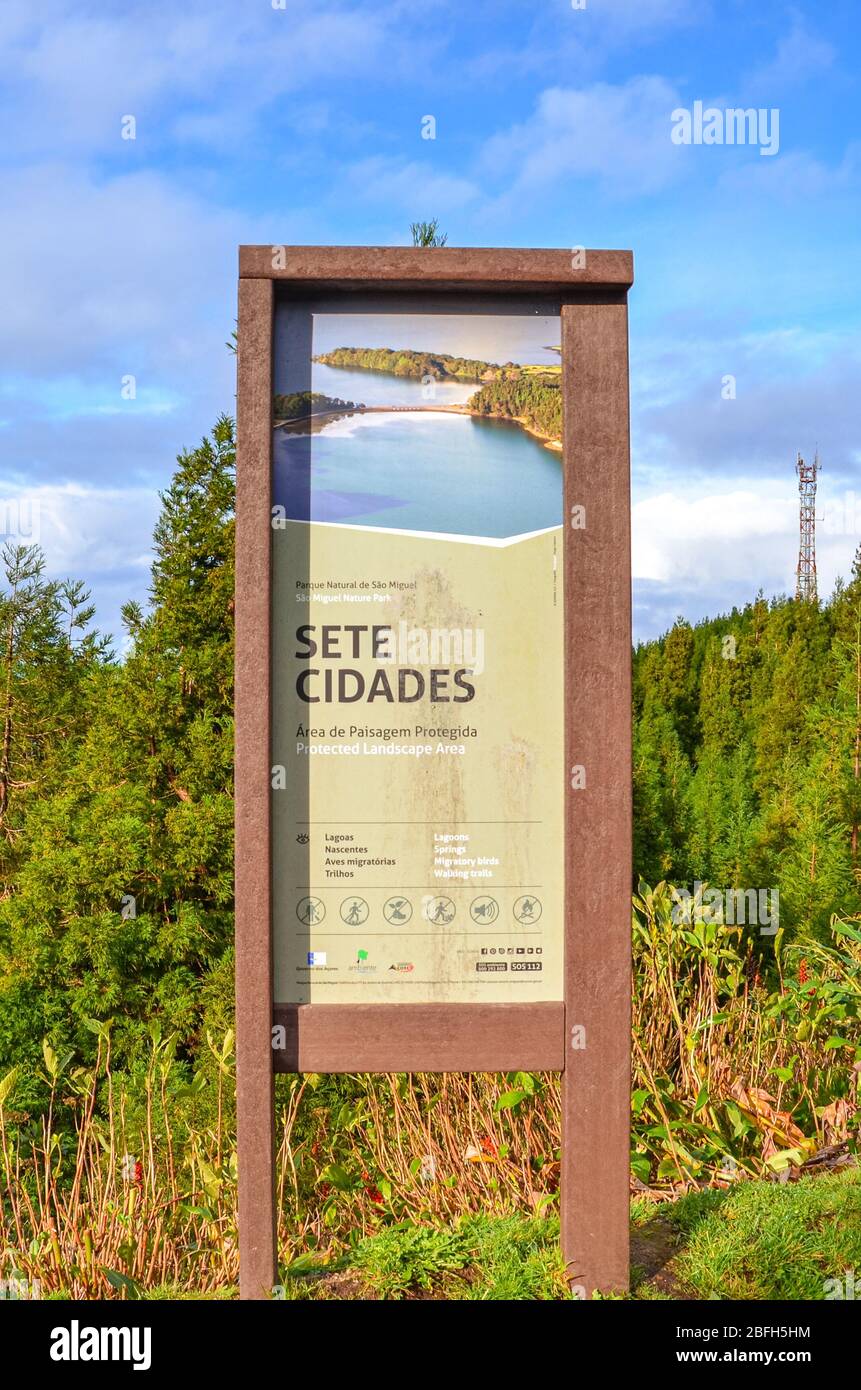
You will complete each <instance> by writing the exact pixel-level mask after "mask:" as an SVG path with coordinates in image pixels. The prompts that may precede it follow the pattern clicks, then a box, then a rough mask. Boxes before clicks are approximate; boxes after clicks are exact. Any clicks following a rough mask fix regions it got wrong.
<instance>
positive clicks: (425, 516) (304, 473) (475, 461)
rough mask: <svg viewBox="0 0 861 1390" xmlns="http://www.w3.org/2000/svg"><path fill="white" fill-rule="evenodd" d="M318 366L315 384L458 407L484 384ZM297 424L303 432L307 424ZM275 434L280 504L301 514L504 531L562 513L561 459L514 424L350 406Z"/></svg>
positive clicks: (382, 400)
mask: <svg viewBox="0 0 861 1390" xmlns="http://www.w3.org/2000/svg"><path fill="white" fill-rule="evenodd" d="M434 389H435V394H434V397H433V400H432V401H430V400H428V398H427V391H426V389H425V388H424V387H423V386H422V383H421V381H419V380H416V379H411V378H403V377H395V376H391V375H389V374H386V373H378V372H370V371H347V370H342V369H340V368H334V367H326V366H323V365H321V364H319V363H315V364H314V370H313V378H312V390H314V391H318V392H321V393H323V394H325V395H327V396H333V397H339V398H340V399H341V400H352V401H356V402H361V403H363V404H365V405H411V404H415V405H428V404H439V405H455V404H462V403H464V402H466V401H467V400H468V399H469V397H470V396H471V395H472V394H473V393H474V392H475V391H476V390H477V389H478V388H477V385H476V384H474V383H471V382H463V383H461V382H446V383H437V384H436V386H435V388H434ZM300 430H301V432H300ZM300 430H289V429H276V430H275V432H274V476H273V502H274V503H275V504H276V505H281V506H283V507H285V509H286V512H287V515H288V517H290V518H291V519H292V520H297V521H308V520H311V521H330V522H347V523H351V524H353V525H359V526H383V527H391V528H394V529H398V530H415V531H437V532H444V533H446V534H450V535H463V536H488V537H495V538H501V537H506V536H515V535H522V534H523V533H525V532H528V531H539V530H542V529H544V528H546V527H549V526H559V525H561V522H562V458H561V455H560V454H559V453H558V452H556V451H555V450H552V449H547V448H545V447H544V445H543V444H541V443H540V442H539V441H538V440H536V439H535V438H534V437H533V436H532V435H530V434H528V433H527V432H526V430H524V429H522V428H521V427H520V426H519V425H516V424H512V423H510V422H508V421H503V420H486V419H479V418H476V417H473V416H468V415H446V414H443V413H441V412H440V413H437V412H433V413H423V414H409V413H405V414H388V413H380V414H366V415H363V414H352V415H342V416H337V417H335V418H329V419H326V420H323V421H320V422H318V423H316V424H315V425H314V426H313V428H309V427H308V426H307V425H306V426H304V427H300Z"/></svg>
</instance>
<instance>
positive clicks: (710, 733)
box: [634, 552, 861, 939]
mask: <svg viewBox="0 0 861 1390" xmlns="http://www.w3.org/2000/svg"><path fill="white" fill-rule="evenodd" d="M859 555H861V552H859ZM634 797H635V846H634V849H635V863H636V867H637V872H638V874H639V875H640V876H641V877H642V878H644V879H645V880H646V881H647V882H649V883H654V882H656V881H658V880H660V879H666V880H669V881H670V882H672V883H675V884H687V885H688V887H689V888H691V887H692V885H693V882H694V881H697V880H699V881H700V882H703V883H709V884H712V885H717V886H719V887H721V888H722V889H726V888H739V889H750V888H755V889H767V888H777V889H778V890H779V893H780V899H779V901H780V925H781V927H783V928H785V929H786V930H787V932H789V933H790V934H791V935H799V936H802V937H808V936H809V937H819V938H822V939H824V937H825V935H826V933H827V928H828V922H829V919H830V917H831V914H832V913H835V912H837V913H841V914H854V913H857V912H859V910H861V877H859V842H858V832H859V821H861V563H859V559H858V558H856V561H855V566H854V569H853V573H852V576H851V580H850V582H849V583H848V584H847V585H845V586H844V585H843V584H839V585H838V586H837V589H836V592H835V593H834V595H833V596H832V597H831V598H830V600H829V601H828V602H827V603H825V604H823V605H822V606H821V607H820V606H819V605H817V604H815V603H804V602H797V601H795V600H793V599H787V598H776V599H772V600H771V601H770V602H768V601H766V599H765V598H763V596H762V595H761V594H760V595H759V596H758V597H757V598H756V599H755V600H754V601H753V602H751V603H750V604H748V605H747V606H746V607H745V608H744V609H742V610H741V611H737V610H734V611H733V612H732V613H730V614H728V615H726V616H724V617H719V618H713V619H709V620H707V621H704V622H701V623H698V624H696V625H695V626H693V627H692V626H691V625H690V624H688V623H687V622H685V621H684V620H683V619H681V618H680V619H679V620H678V621H677V622H676V624H675V626H674V627H673V628H672V630H671V631H670V632H669V633H667V634H666V636H664V637H662V638H661V639H660V640H658V641H654V642H648V643H645V644H643V645H641V646H640V647H638V648H637V650H636V652H635V654H634Z"/></svg>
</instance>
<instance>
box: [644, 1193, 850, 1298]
mask: <svg viewBox="0 0 861 1390" xmlns="http://www.w3.org/2000/svg"><path fill="white" fill-rule="evenodd" d="M668 1215H669V1221H670V1224H671V1225H672V1227H673V1228H674V1229H675V1230H676V1231H677V1232H678V1234H679V1237H680V1240H681V1244H680V1249H679V1254H678V1256H677V1258H676V1259H675V1261H674V1274H675V1277H676V1278H677V1279H678V1280H679V1281H680V1282H681V1283H682V1284H687V1285H689V1286H690V1288H691V1289H692V1290H695V1291H696V1296H697V1297H699V1298H730V1299H780V1300H792V1299H802V1300H813V1299H824V1298H825V1297H826V1293H827V1292H828V1290H827V1289H826V1287H825V1281H826V1280H828V1279H830V1278H839V1277H840V1276H841V1275H842V1274H843V1273H844V1272H845V1271H846V1270H855V1271H857V1272H858V1274H859V1275H861V1172H859V1171H858V1170H856V1171H854V1172H853V1173H845V1174H828V1175H823V1176H822V1177H818V1178H806V1179H803V1180H802V1181H801V1182H797V1183H787V1184H785V1185H783V1184H776V1183H768V1182H744V1183H739V1184H738V1186H737V1187H733V1188H731V1189H730V1190H729V1191H727V1192H702V1193H695V1194H692V1195H691V1196H688V1197H682V1198H681V1199H680V1200H679V1201H678V1202H676V1203H674V1205H673V1207H672V1210H671V1212H670V1213H669V1214H668Z"/></svg>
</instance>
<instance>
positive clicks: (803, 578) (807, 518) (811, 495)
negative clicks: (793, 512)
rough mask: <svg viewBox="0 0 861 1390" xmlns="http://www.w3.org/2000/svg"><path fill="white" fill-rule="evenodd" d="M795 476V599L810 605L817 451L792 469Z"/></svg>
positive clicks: (813, 589)
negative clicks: (796, 506)
mask: <svg viewBox="0 0 861 1390" xmlns="http://www.w3.org/2000/svg"><path fill="white" fill-rule="evenodd" d="M795 471H796V473H797V474H798V497H799V542H798V568H797V569H796V571H795V597H796V598H797V599H805V600H807V601H809V602H811V603H815V602H816V600H817V592H816V479H817V476H818V474H819V450H818V449H817V451H816V453H815V454H814V456H813V462H812V463H805V462H804V459H803V458H802V457H801V455H800V454H799V455H798V462H797V463H796V465H795Z"/></svg>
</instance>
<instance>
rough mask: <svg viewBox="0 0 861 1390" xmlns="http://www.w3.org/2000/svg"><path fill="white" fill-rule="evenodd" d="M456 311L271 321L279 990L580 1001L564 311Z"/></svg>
mask: <svg viewBox="0 0 861 1390" xmlns="http://www.w3.org/2000/svg"><path fill="white" fill-rule="evenodd" d="M452 301H453V297H452V296H451V295H448V296H446V298H445V301H444V305H442V304H441V303H440V302H439V301H437V303H436V304H435V302H434V300H433V299H432V297H428V298H417V297H415V296H413V297H412V298H411V299H410V300H406V299H401V298H400V297H395V296H390V297H389V298H388V299H387V300H385V301H384V304H383V302H382V301H381V300H380V299H378V300H376V301H374V300H359V299H358V298H356V297H350V296H342V297H341V299H340V300H324V299H318V300H317V301H311V302H305V303H302V302H298V303H297V302H285V303H279V304H278V305H277V309H276V323H275V398H274V447H273V460H274V461H273V469H274V474H273V504H274V509H273V619H272V621H273V635H272V643H273V646H272V659H273V691H272V698H273V748H272V761H273V790H272V798H273V802H272V810H273V876H274V881H273V896H274V908H273V921H274V955H275V998H276V1000H277V1001H278V1002H280V1003H309V1002H311V1003H380V1002H387V1003H397V1002H402V1003H427V1002H444V1003H464V1002H470V1001H481V1002H517V1001H522V1002H526V1001H536V1000H559V999H561V998H562V939H563V930H562V928H563V922H562V903H563V897H562V894H563V848H562V821H563V773H562V769H563V718H562V715H563V710H562V677H563V673H562V633H563V625H562V624H563V594H562V574H561V543H562V535H561V522H562V455H561V430H562V420H561V390H560V380H561V361H560V351H561V349H560V323H559V316H558V312H554V306H553V305H552V304H548V303H542V302H538V303H536V302H535V301H529V302H527V301H526V300H523V301H521V300H519V299H514V300H512V299H511V298H510V297H509V298H507V299H506V302H505V303H504V304H502V303H499V302H498V301H497V302H491V303H488V302H481V301H475V300H473V301H466V300H463V301H462V302H461V301H457V303H458V308H457V311H456V312H453V310H452Z"/></svg>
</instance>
